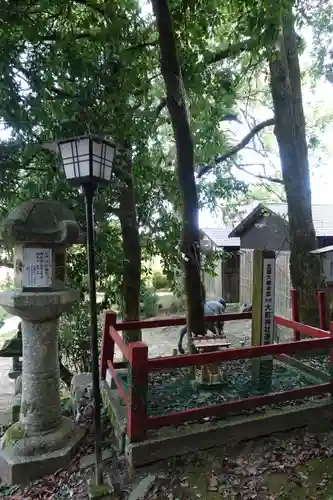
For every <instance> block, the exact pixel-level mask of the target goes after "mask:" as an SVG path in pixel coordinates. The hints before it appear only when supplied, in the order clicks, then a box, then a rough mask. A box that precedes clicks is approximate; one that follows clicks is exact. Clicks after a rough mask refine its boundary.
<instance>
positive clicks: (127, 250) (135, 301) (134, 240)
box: [119, 143, 141, 343]
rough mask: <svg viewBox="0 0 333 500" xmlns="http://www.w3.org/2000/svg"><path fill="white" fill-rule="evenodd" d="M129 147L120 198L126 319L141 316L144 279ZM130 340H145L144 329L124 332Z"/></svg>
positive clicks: (127, 144) (128, 145) (127, 148)
mask: <svg viewBox="0 0 333 500" xmlns="http://www.w3.org/2000/svg"><path fill="white" fill-rule="evenodd" d="M123 146H124V148H125V149H126V150H127V154H126V161H125V160H124V161H123V162H122V168H123V169H124V170H125V171H126V173H127V174H128V176H129V179H128V180H127V181H126V184H127V185H126V186H125V187H124V189H123V190H122V192H121V195H120V200H119V220H120V225H121V233H122V238H123V253H124V264H123V283H122V292H123V297H122V299H123V304H122V316H123V320H124V321H134V320H139V319H140V280H141V244H140V235H139V227H138V221H137V216H136V205H135V190H134V185H133V178H132V151H131V145H130V144H129V143H126V144H125V143H124V144H123ZM123 338H124V341H125V342H126V343H129V342H136V341H139V340H141V330H131V331H124V332H123Z"/></svg>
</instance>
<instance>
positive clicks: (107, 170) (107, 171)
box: [104, 167, 112, 181]
mask: <svg viewBox="0 0 333 500" xmlns="http://www.w3.org/2000/svg"><path fill="white" fill-rule="evenodd" d="M111 175H112V168H111V167H104V179H105V180H106V181H110V180H111Z"/></svg>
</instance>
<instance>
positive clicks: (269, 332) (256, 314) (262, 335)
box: [252, 250, 276, 393]
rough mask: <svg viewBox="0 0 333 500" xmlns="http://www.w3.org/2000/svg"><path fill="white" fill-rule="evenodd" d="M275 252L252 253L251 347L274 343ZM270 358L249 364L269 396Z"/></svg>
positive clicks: (256, 381) (255, 359)
mask: <svg viewBox="0 0 333 500" xmlns="http://www.w3.org/2000/svg"><path fill="white" fill-rule="evenodd" d="M275 264H276V263H275V252H273V251H270V250H254V256H253V294H252V345H253V346H258V345H268V344H272V343H273V342H274V340H275V335H274V332H275V325H274V305H275ZM272 371H273V357H272V356H265V357H261V358H254V359H253V360H252V380H253V382H254V385H255V386H256V387H257V388H259V390H260V391H262V392H265V393H267V392H270V390H271V384H272Z"/></svg>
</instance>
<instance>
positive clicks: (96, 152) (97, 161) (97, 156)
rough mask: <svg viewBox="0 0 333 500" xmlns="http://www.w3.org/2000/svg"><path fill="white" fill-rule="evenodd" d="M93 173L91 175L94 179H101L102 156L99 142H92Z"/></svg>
mask: <svg viewBox="0 0 333 500" xmlns="http://www.w3.org/2000/svg"><path fill="white" fill-rule="evenodd" d="M92 150H93V162H92V164H93V167H92V168H93V171H92V174H93V176H94V177H98V178H99V179H100V178H102V169H101V163H102V154H103V144H102V143H101V142H95V141H93V147H92Z"/></svg>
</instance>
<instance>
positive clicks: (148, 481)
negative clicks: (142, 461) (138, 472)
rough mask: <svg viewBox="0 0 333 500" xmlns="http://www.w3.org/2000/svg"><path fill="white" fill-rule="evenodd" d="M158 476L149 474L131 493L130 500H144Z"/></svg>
mask: <svg viewBox="0 0 333 500" xmlns="http://www.w3.org/2000/svg"><path fill="white" fill-rule="evenodd" d="M155 479H156V476H155V475H153V474H148V476H146V477H145V478H144V479H142V480H141V481H140V482H139V484H138V485H137V486H136V487H135V488H134V490H132V491H131V493H130V496H129V497H128V500H143V499H144V498H146V496H147V495H148V493H149V491H150V489H151V488H152V486H153V484H154V482H155Z"/></svg>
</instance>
